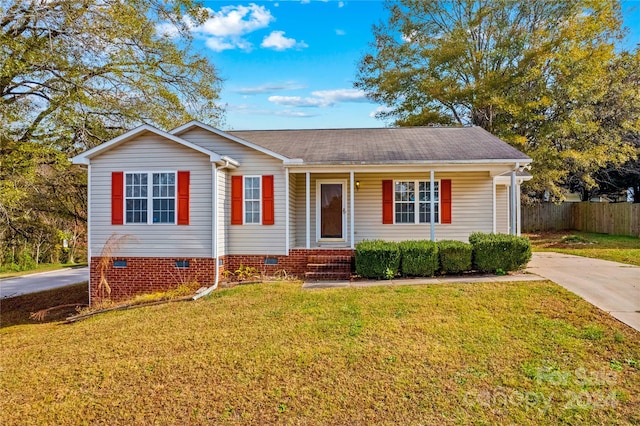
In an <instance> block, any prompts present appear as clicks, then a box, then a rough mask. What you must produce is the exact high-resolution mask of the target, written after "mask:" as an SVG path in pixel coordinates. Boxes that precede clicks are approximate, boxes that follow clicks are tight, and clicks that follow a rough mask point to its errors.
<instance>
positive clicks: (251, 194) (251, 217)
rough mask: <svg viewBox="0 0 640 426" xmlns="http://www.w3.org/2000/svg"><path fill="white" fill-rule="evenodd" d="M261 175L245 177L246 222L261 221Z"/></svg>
mask: <svg viewBox="0 0 640 426" xmlns="http://www.w3.org/2000/svg"><path fill="white" fill-rule="evenodd" d="M260 182H261V177H260V176H245V177H244V223H261V220H260V214H261V210H260V209H261V204H262V202H261V200H262V194H261V189H262V188H261V186H260Z"/></svg>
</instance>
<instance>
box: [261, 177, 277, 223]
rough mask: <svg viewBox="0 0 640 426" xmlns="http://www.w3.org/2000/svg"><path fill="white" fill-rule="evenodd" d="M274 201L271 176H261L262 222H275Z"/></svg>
mask: <svg viewBox="0 0 640 426" xmlns="http://www.w3.org/2000/svg"><path fill="white" fill-rule="evenodd" d="M274 211H275V203H274V197H273V176H272V175H269V176H262V224H263V225H273V224H274V223H275V212H274Z"/></svg>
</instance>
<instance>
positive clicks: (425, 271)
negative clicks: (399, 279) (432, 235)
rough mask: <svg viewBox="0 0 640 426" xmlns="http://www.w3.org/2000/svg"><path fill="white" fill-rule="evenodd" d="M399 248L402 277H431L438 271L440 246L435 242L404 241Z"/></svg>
mask: <svg viewBox="0 0 640 426" xmlns="http://www.w3.org/2000/svg"><path fill="white" fill-rule="evenodd" d="M399 246H400V254H401V258H402V260H401V261H400V271H401V272H402V275H412V276H416V277H430V276H432V275H433V274H434V273H435V272H436V271H437V270H438V246H437V245H436V243H434V242H433V241H427V240H420V241H403V242H401V243H400V244H399Z"/></svg>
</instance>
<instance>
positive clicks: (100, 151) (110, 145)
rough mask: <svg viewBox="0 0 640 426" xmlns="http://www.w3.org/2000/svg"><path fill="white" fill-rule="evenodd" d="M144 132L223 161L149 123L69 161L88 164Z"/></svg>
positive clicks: (213, 153)
mask: <svg viewBox="0 0 640 426" xmlns="http://www.w3.org/2000/svg"><path fill="white" fill-rule="evenodd" d="M145 132H150V133H153V134H155V135H157V136H160V137H162V138H165V139H168V140H170V141H173V142H176V143H178V144H180V145H182V146H185V147H187V148H191V149H193V150H194V151H197V152H200V153H202V154H205V155H207V156H209V160H210V161H211V162H212V163H219V162H224V161H223V160H222V156H220V154H217V153H215V152H212V151H209V150H208V149H205V148H203V147H201V146H199V145H196V144H194V143H191V142H189V141H187V140H184V139H182V138H180V137H178V136H175V135H173V134H171V133H167V132H165V131H162V130H160V129H158V128H156V127H153V126H151V125H149V124H143V125H141V126H138V127H136V128H135V129H132V130H129V131H128V132H126V133H123V134H122V135H120V136H118V137H115V138H113V139H111V140H110V141H108V142H105V143H103V144H100V145H98V146H96V147H94V148H92V149H90V150H88V151H85V152H83V153H81V154H78V155H76V156H75V157H73V158H71V162H72V163H73V164H83V165H89V164H91V160H92V159H93V158H95V157H97V156H99V155H101V154H103V153H105V152H107V151H109V150H111V149H114V148H116V147H117V146H119V145H121V144H123V143H125V142H127V141H130V140H131V139H134V138H136V137H138V136H140V135H141V134H143V133H145ZM236 164H237V162H236Z"/></svg>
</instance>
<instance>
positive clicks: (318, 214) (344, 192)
mask: <svg viewBox="0 0 640 426" xmlns="http://www.w3.org/2000/svg"><path fill="white" fill-rule="evenodd" d="M324 184H339V185H342V216H341V217H342V238H321V219H322V218H321V213H322V212H321V210H322V207H321V197H320V195H321V193H320V188H321V185H324ZM346 225H347V181H346V179H345V180H343V179H326V180H325V179H318V180H316V242H319V243H321V242H343V241H346V239H345V236H346V233H347V229H346Z"/></svg>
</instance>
